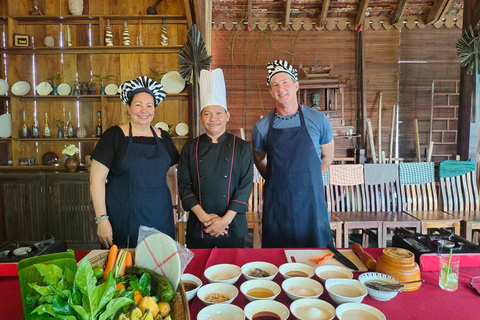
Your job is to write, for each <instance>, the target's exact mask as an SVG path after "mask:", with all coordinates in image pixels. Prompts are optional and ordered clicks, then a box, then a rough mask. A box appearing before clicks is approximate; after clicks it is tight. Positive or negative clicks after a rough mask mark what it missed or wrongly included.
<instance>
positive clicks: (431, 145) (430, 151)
mask: <svg viewBox="0 0 480 320" xmlns="http://www.w3.org/2000/svg"><path fill="white" fill-rule="evenodd" d="M432 153H433V141H430V142H429V143H428V149H427V162H430V161H432Z"/></svg>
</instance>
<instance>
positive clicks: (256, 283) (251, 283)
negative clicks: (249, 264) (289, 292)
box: [240, 279, 282, 301]
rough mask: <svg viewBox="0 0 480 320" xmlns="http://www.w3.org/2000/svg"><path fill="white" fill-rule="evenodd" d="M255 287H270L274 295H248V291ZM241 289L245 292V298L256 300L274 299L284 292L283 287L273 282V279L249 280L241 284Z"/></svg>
mask: <svg viewBox="0 0 480 320" xmlns="http://www.w3.org/2000/svg"><path fill="white" fill-rule="evenodd" d="M254 288H262V289H269V290H271V291H272V292H273V296H270V297H266V298H259V297H254V296H250V295H248V292H249V291H250V290H252V289H254ZM240 291H241V292H242V293H243V295H244V296H245V298H247V299H248V300H249V301H255V300H274V299H275V298H276V297H277V296H278V295H279V294H280V292H282V289H281V288H280V286H279V285H278V284H277V283H276V282H273V281H271V280H263V279H257V280H248V281H245V282H244V283H242V285H241V286H240Z"/></svg>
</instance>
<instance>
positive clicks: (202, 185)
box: [178, 132, 253, 239]
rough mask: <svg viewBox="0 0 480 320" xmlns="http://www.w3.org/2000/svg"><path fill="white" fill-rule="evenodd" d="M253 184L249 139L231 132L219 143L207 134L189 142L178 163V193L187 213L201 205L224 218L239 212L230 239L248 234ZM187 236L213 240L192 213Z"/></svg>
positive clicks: (230, 231) (229, 234) (209, 211)
mask: <svg viewBox="0 0 480 320" xmlns="http://www.w3.org/2000/svg"><path fill="white" fill-rule="evenodd" d="M252 183H253V157H252V149H251V148H250V145H249V144H248V142H246V141H245V140H242V139H240V138H238V137H236V136H234V135H232V134H230V133H228V132H225V133H224V134H223V135H221V136H220V137H219V138H218V143H212V140H211V139H210V137H209V136H207V135H206V134H203V135H201V136H200V137H198V138H196V139H194V140H192V141H190V142H187V143H186V144H185V145H184V147H183V149H182V153H181V155H180V162H179V164H178V191H179V193H180V198H181V199H182V206H183V208H184V209H185V210H186V211H190V209H191V208H192V207H194V206H196V205H197V204H199V205H200V206H201V207H202V208H203V210H205V212H206V213H214V214H217V215H218V216H220V217H221V216H223V215H224V214H225V213H226V212H227V210H232V211H235V212H236V213H237V214H236V216H235V217H234V218H233V220H232V222H231V223H230V225H229V228H228V234H227V237H229V238H237V237H244V236H246V235H247V234H248V226H247V220H246V216H245V212H246V211H247V209H248V199H249V197H250V193H251V191H252ZM187 234H188V235H189V236H192V237H196V238H208V239H211V238H212V237H211V236H210V235H209V234H207V233H206V232H204V231H203V225H202V224H201V223H200V221H199V220H198V218H197V216H196V215H195V214H194V213H193V212H192V213H191V214H190V215H189V218H188V222H187Z"/></svg>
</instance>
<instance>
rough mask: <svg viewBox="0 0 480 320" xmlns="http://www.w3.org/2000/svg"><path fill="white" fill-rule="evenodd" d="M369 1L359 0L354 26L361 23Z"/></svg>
mask: <svg viewBox="0 0 480 320" xmlns="http://www.w3.org/2000/svg"><path fill="white" fill-rule="evenodd" d="M369 3H370V0H362V2H360V7H359V8H358V13H357V18H356V19H355V26H359V25H361V24H362V23H363V19H365V13H366V12H367V7H368V4H369Z"/></svg>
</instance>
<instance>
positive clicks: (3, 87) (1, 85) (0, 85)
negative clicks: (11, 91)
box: [0, 79, 8, 96]
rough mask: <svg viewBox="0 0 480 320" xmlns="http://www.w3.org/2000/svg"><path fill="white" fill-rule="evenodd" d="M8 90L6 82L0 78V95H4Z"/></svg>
mask: <svg viewBox="0 0 480 320" xmlns="http://www.w3.org/2000/svg"><path fill="white" fill-rule="evenodd" d="M7 91H8V82H7V81H5V80H3V79H0V96H4V95H6V94H7Z"/></svg>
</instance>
